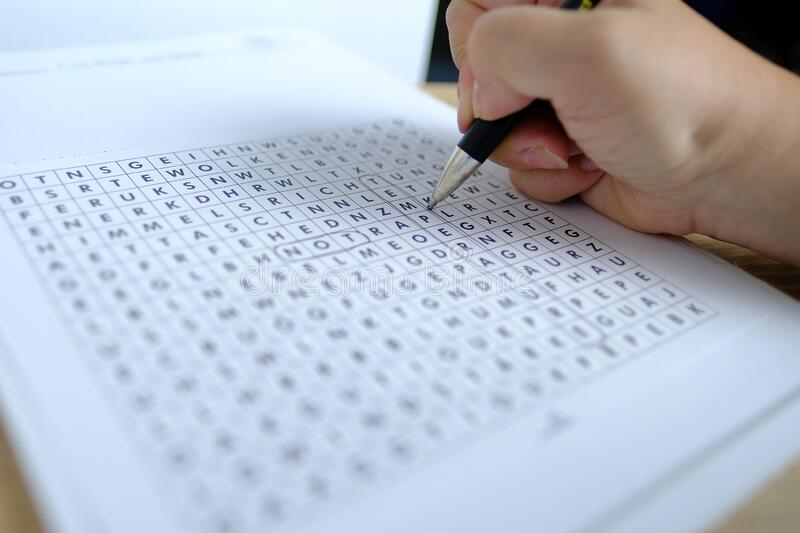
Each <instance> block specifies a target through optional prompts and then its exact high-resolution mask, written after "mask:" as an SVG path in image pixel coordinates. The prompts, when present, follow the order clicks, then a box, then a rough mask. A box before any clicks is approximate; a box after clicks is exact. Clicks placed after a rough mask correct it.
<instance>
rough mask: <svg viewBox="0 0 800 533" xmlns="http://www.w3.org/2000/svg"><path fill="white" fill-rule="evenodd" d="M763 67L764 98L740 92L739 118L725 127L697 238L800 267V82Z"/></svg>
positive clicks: (698, 211)
mask: <svg viewBox="0 0 800 533" xmlns="http://www.w3.org/2000/svg"><path fill="white" fill-rule="evenodd" d="M762 66H764V67H766V69H758V70H757V71H756V72H758V73H759V74H762V76H758V77H756V78H755V79H757V80H758V82H759V87H758V88H757V91H756V90H751V91H747V90H741V91H737V92H739V94H738V95H736V96H737V100H739V105H738V106H737V108H738V109H739V112H737V113H736V114H728V116H727V119H725V120H723V121H721V124H722V127H724V128H725V130H724V132H722V133H721V134H720V136H719V139H720V144H721V146H718V147H715V149H714V150H712V151H711V152H712V155H711V157H712V159H715V160H717V161H719V164H715V165H711V166H710V168H709V170H708V172H707V173H706V174H705V175H704V177H703V178H702V179H703V180H705V181H706V182H707V183H706V185H707V187H704V188H703V189H704V190H705V191H706V192H707V194H705V195H704V197H703V198H702V199H701V200H700V201H699V202H698V205H697V206H696V212H695V225H696V231H697V232H698V233H703V234H705V235H709V236H711V237H714V238H717V239H720V240H725V241H729V242H733V243H736V244H739V245H742V246H745V247H748V248H752V249H754V250H756V251H759V252H761V253H764V254H766V255H769V256H771V257H774V258H776V259H780V260H782V261H786V262H789V263H792V264H796V265H800V78H798V77H797V76H794V75H793V74H791V73H789V72H786V71H784V70H783V69H780V68H778V67H776V66H774V65H772V64H767V63H766V62H764V65H762ZM765 70H766V72H765ZM743 93H747V94H743ZM743 104H744V105H743Z"/></svg>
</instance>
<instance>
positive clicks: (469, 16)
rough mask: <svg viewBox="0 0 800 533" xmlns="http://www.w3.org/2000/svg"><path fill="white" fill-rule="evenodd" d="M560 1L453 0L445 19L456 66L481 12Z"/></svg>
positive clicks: (559, 1) (462, 60) (461, 61)
mask: <svg viewBox="0 0 800 533" xmlns="http://www.w3.org/2000/svg"><path fill="white" fill-rule="evenodd" d="M561 2H562V0H453V1H452V2H450V5H449V6H447V12H446V14H445V19H446V21H447V33H448V36H449V40H450V52H451V54H452V56H453V62H454V63H455V64H456V68H458V69H459V70H461V66H462V64H463V63H464V61H465V59H466V54H467V42H468V41H469V34H470V31H472V27H473V26H474V25H475V21H477V20H478V17H480V16H481V15H482V14H484V13H486V12H487V11H489V10H492V9H495V8H498V7H504V6H512V5H520V4H534V5H543V6H558V5H561Z"/></svg>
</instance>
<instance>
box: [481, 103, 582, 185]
mask: <svg viewBox="0 0 800 533" xmlns="http://www.w3.org/2000/svg"><path fill="white" fill-rule="evenodd" d="M573 146H574V143H572V142H571V141H570V139H569V138H568V137H567V134H566V133H565V132H564V129H563V128H562V126H561V124H560V123H559V122H558V120H557V118H556V116H555V112H554V111H553V108H552V107H551V106H550V105H548V104H545V103H544V102H542V104H541V105H540V106H537V108H536V109H535V110H534V111H533V112H531V113H528V114H527V116H526V117H525V118H523V119H522V121H521V122H520V123H519V125H517V127H516V128H515V129H514V131H513V132H512V133H511V135H509V136H508V137H507V138H506V139H505V140H504V141H503V142H502V143H501V144H500V146H498V147H497V149H496V150H495V151H494V153H493V154H492V157H491V159H492V161H494V162H495V163H498V164H500V165H502V166H504V167H508V168H514V169H519V170H532V169H547V170H566V169H567V168H568V166H569V165H568V162H567V161H568V160H569V157H570V155H571V154H570V150H571V148H572V147H573Z"/></svg>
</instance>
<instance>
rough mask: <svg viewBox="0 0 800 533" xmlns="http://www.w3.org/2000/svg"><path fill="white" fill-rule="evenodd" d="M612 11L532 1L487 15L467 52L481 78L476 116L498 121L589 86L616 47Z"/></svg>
mask: <svg viewBox="0 0 800 533" xmlns="http://www.w3.org/2000/svg"><path fill="white" fill-rule="evenodd" d="M609 11H618V9H613V10H612V9H599V10H594V11H590V12H570V11H563V10H557V9H549V8H543V7H539V6H533V5H529V6H510V7H503V8H499V9H495V10H492V11H489V12H487V13H485V14H484V15H482V16H481V17H480V18H479V19H478V21H477V22H476V23H475V26H474V28H473V31H472V33H471V35H470V39H469V42H468V54H467V57H469V63H470V66H471V67H472V71H473V73H474V75H475V80H476V81H475V86H474V89H473V107H474V113H475V116H476V117H480V118H483V119H487V120H494V119H497V118H500V117H504V116H506V115H509V114H511V113H513V112H515V111H518V110H520V109H522V108H523V107H525V106H526V105H528V104H529V103H530V102H531V100H533V99H534V98H542V99H547V100H551V101H554V100H555V98H556V97H563V94H564V93H565V91H567V90H568V89H570V88H575V87H580V86H581V85H587V80H592V79H593V78H592V73H591V71H592V69H593V68H595V67H596V65H595V63H596V62H597V61H596V60H597V58H598V57H601V56H602V54H601V53H600V52H601V50H603V49H605V48H604V47H607V46H609V45H613V35H611V37H610V38H609V37H608V36H609V35H610V34H613V29H612V28H611V27H610V26H611V24H613V18H612V17H609V16H607V15H608V14H609V13H608V12H609ZM612 14H613V13H612ZM614 15H616V14H614ZM554 103H555V102H554Z"/></svg>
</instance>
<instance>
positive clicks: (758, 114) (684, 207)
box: [447, 0, 800, 266]
mask: <svg viewBox="0 0 800 533" xmlns="http://www.w3.org/2000/svg"><path fill="white" fill-rule="evenodd" d="M558 4H560V0H539V1H538V2H537V1H531V0H528V1H525V0H453V1H452V3H451V4H450V6H449V8H448V11H447V25H448V29H449V31H450V45H451V49H452V52H453V58H454V60H455V62H456V66H457V67H458V68H459V96H460V98H459V106H458V125H459V129H461V130H462V131H464V130H466V128H467V127H468V126H469V125H470V124H471V122H472V120H473V119H474V117H480V118H483V119H488V120H492V119H496V118H500V117H502V116H505V115H508V114H510V113H512V112H514V111H517V110H519V109H522V108H523V107H525V106H527V105H528V104H529V103H530V102H531V101H532V100H533V99H535V98H540V99H546V100H548V101H550V102H551V104H552V107H553V109H554V110H555V114H554V115H553V114H542V115H539V116H529V117H528V118H526V119H525V120H524V121H523V122H522V123H521V124H520V126H518V127H517V129H516V130H515V131H514V132H513V134H512V135H511V136H509V138H507V139H506V140H505V142H504V143H503V144H502V145H501V146H500V147H499V148H498V149H497V151H496V152H495V153H494V154H493V156H492V159H493V160H494V161H495V162H497V163H499V164H501V165H503V166H506V167H508V168H509V172H510V177H511V180H512V183H513V184H514V185H515V186H516V187H517V188H518V189H519V190H520V191H522V192H523V193H525V194H527V195H528V196H531V197H533V198H535V199H538V200H541V201H545V202H559V201H562V200H564V199H566V198H569V197H572V196H576V195H577V196H579V197H580V198H581V199H582V200H583V201H584V202H585V203H586V204H588V205H590V206H591V207H593V208H594V209H596V210H597V211H599V212H601V213H603V214H605V215H607V216H608V217H610V218H612V219H614V220H616V221H618V222H620V223H622V224H624V225H626V226H628V227H630V228H633V229H636V230H639V231H644V232H649V233H670V234H675V235H685V234H689V233H702V234H705V235H709V236H711V237H715V238H718V239H722V240H725V241H729V242H733V243H736V244H740V245H742V246H746V247H748V248H752V249H754V250H756V251H759V252H762V253H764V254H766V255H769V256H772V257H775V258H777V259H779V260H782V261H785V262H788V263H791V264H794V265H796V266H800V77H798V76H796V75H794V74H792V73H791V72H789V71H786V70H784V69H782V68H780V67H778V66H776V65H774V64H772V63H770V62H768V61H767V60H765V59H762V58H761V57H759V56H757V55H756V54H755V53H753V52H751V51H749V50H748V49H747V48H745V47H744V46H743V45H741V44H739V43H737V42H736V41H734V40H733V39H731V38H730V37H728V36H727V35H725V34H724V33H723V32H721V31H720V30H719V29H717V28H716V27H715V26H713V25H712V24H710V23H709V22H707V21H705V20H704V19H703V18H702V17H701V16H700V15H698V14H697V13H695V12H694V11H693V10H692V9H691V8H689V7H687V6H686V5H685V4H683V2H681V1H680V0H605V1H604V2H603V3H602V4H601V5H600V6H599V7H598V8H596V9H595V10H593V11H591V12H565V11H562V10H557V9H553V6H555V5H558Z"/></svg>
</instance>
